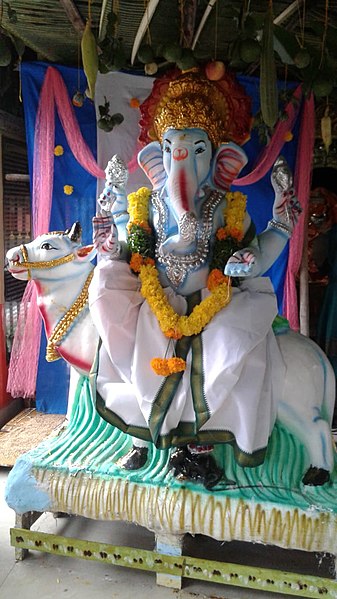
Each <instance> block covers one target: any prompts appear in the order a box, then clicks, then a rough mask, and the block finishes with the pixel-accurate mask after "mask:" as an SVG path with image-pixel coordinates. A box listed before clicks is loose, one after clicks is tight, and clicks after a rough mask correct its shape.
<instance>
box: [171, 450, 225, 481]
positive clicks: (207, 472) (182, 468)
mask: <svg viewBox="0 0 337 599" xmlns="http://www.w3.org/2000/svg"><path fill="white" fill-rule="evenodd" d="M170 466H171V468H172V469H173V473H174V476H176V477H177V478H178V479H179V478H180V479H186V480H190V481H193V482H199V483H202V484H203V485H204V487H205V488H206V489H212V488H213V487H215V486H216V485H217V484H218V483H219V482H220V481H221V482H224V483H225V484H227V485H228V484H234V482H233V481H229V480H228V479H226V478H225V477H224V472H223V470H222V469H221V468H219V466H218V465H217V463H216V461H215V459H214V457H213V456H212V455H211V454H210V453H191V452H190V451H189V450H188V449H187V447H179V448H178V449H175V450H174V451H173V452H172V453H171V457H170Z"/></svg>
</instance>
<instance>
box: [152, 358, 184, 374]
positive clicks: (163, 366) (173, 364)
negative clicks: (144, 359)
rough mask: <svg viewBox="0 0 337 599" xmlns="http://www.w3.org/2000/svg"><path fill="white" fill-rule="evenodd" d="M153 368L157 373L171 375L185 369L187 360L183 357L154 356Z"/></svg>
mask: <svg viewBox="0 0 337 599" xmlns="http://www.w3.org/2000/svg"><path fill="white" fill-rule="evenodd" d="M151 368H152V370H154V372H155V373H156V374H159V375H161V376H169V375H170V374H173V373H174V372H182V371H183V370H185V368H186V362H185V360H183V359H182V358H153V359H152V360H151Z"/></svg>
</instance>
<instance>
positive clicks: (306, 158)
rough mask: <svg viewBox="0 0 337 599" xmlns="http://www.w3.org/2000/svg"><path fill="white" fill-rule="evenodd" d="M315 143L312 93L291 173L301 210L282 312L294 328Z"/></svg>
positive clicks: (290, 258) (292, 239)
mask: <svg viewBox="0 0 337 599" xmlns="http://www.w3.org/2000/svg"><path fill="white" fill-rule="evenodd" d="M314 143H315V105H314V97H313V94H311V95H310V97H309V98H306V99H305V100H304V106H303V112H302V119H301V125H300V135H299V142H298V146H297V156H296V168H295V175H294V183H295V190H296V194H297V197H298V200H299V202H300V204H301V206H302V210H303V212H302V214H301V216H300V218H299V221H298V223H297V225H296V228H295V231H294V234H293V236H292V238H291V239H290V244H289V259H288V268H287V274H286V281H285V288H284V315H285V316H286V318H288V320H289V323H290V326H291V327H292V328H293V329H294V330H296V331H298V330H299V317H298V300H297V292H296V275H297V273H298V271H299V268H300V265H301V260H302V251H303V243H304V235H305V226H306V222H307V215H308V206H309V196H310V187H311V164H312V158H313V151H314Z"/></svg>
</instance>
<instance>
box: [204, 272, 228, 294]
mask: <svg viewBox="0 0 337 599" xmlns="http://www.w3.org/2000/svg"><path fill="white" fill-rule="evenodd" d="M226 279H227V277H226V276H225V275H224V274H223V273H222V272H221V270H219V268H213V270H211V272H210V273H209V275H208V279H207V289H208V290H209V291H213V289H215V288H216V287H219V285H221V283H223V282H224V281H225V280H226Z"/></svg>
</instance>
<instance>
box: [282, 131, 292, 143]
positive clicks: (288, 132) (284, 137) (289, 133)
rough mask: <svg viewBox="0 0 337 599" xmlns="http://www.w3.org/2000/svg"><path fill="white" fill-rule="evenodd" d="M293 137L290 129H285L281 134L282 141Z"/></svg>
mask: <svg viewBox="0 0 337 599" xmlns="http://www.w3.org/2000/svg"><path fill="white" fill-rule="evenodd" d="M293 137H294V136H293V134H292V132H291V131H286V132H285V134H284V136H283V139H284V141H291V140H292V139H293Z"/></svg>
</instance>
